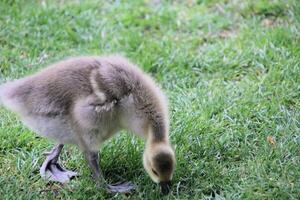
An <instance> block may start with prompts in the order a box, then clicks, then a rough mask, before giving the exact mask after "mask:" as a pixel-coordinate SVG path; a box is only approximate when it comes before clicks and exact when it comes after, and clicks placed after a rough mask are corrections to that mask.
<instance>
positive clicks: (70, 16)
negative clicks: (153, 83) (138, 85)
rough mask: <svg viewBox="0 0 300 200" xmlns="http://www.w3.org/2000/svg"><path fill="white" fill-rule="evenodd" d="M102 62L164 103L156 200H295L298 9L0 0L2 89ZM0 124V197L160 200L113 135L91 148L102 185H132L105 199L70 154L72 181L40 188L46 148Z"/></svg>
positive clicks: (264, 4) (225, 1)
mask: <svg viewBox="0 0 300 200" xmlns="http://www.w3.org/2000/svg"><path fill="white" fill-rule="evenodd" d="M109 53H122V54H123V55H125V56H127V57H129V58H130V59H131V60H132V61H133V62H135V63H137V64H139V65H140V66H141V67H142V68H143V69H144V70H146V71H147V72H149V73H151V74H152V75H153V76H154V77H155V79H156V80H157V81H158V82H159V83H160V84H161V85H162V87H163V88H164V90H165V91H166V93H167V94H168V97H169V101H170V113H171V114H170V115H171V131H170V136H171V141H172V143H173V144H174V147H175V149H176V154H177V162H178V164H177V168H176V172H175V176H174V181H173V188H172V193H171V194H170V195H169V196H167V197H164V199H211V198H216V199H300V6H299V2H298V0H286V1H283V0H282V1H280V0H257V1H252V0H232V1H231V0H221V1H216V0H197V1H157V0H156V1H151V0H147V1H137V0H136V1H94V0H93V1H68V0H66V1H59V0H52V1H33V0H28V1H27V0H26V1H25V0H4V1H3V0H2V1H0V82H1V81H6V80H10V79H14V78H18V77H22V76H25V75H28V74H31V73H33V72H35V71H37V70H38V69H41V68H43V67H45V66H46V65H47V64H50V63H51V62H54V61H57V60H60V59H62V58H65V57H68V56H76V55H88V54H97V55H101V54H109ZM0 116H1V118H0V198H1V199H53V198H55V199H103V198H112V199H157V198H160V194H159V187H158V186H157V185H155V184H154V183H153V182H152V181H151V180H150V178H149V177H148V176H147V174H146V173H145V171H144V170H143V167H142V161H141V156H142V152H143V148H144V147H143V141H141V140H139V139H138V138H136V137H133V136H130V135H127V134H121V135H118V136H116V137H115V138H113V139H112V140H110V141H109V142H107V143H106V144H105V145H104V147H103V148H102V150H101V156H102V158H101V166H102V168H103V171H104V174H105V176H106V177H107V179H108V180H109V181H110V182H114V181H118V180H119V178H118V175H119V176H121V177H122V178H123V179H127V180H131V181H133V182H134V183H135V184H136V185H137V186H138V188H137V191H136V192H135V193H134V194H132V195H129V196H125V195H121V194H117V195H115V196H111V195H108V194H106V193H104V192H103V191H101V190H99V189H97V187H96V186H95V185H94V183H93V182H92V180H91V179H90V172H89V169H88V167H87V165H86V164H85V161H84V158H83V156H82V154H81V153H80V152H79V150H77V149H76V148H75V147H71V146H70V147H68V148H66V149H65V151H64V153H63V156H62V160H61V161H62V162H63V165H65V166H66V167H67V168H70V169H75V170H77V171H78V173H79V175H80V176H79V178H77V179H76V180H73V181H71V182H70V183H69V184H66V185H60V184H56V183H46V182H45V181H43V180H42V179H41V178H40V176H39V166H40V165H41V163H42V161H43V159H44V156H43V155H42V153H43V152H44V151H46V150H49V149H50V148H51V147H52V145H53V144H52V143H50V142H49V141H48V140H46V139H42V138H38V137H37V136H36V135H35V134H34V133H33V132H31V131H30V130H28V129H27V128H26V127H24V126H23V125H22V123H21V122H20V121H19V120H18V118H17V117H16V116H15V115H14V114H13V113H11V112H9V111H7V110H5V109H3V108H1V109H0ZM268 137H269V138H270V137H271V138H273V140H274V142H275V143H273V144H272V141H270V140H269V141H268V139H267V138H268ZM110 155H113V156H110Z"/></svg>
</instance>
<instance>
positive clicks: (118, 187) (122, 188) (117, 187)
mask: <svg viewBox="0 0 300 200" xmlns="http://www.w3.org/2000/svg"><path fill="white" fill-rule="evenodd" d="M85 155H86V159H87V162H88V164H89V166H90V169H91V171H92V176H93V178H94V180H95V181H96V182H97V184H99V185H100V186H103V187H104V188H106V190H107V191H108V192H110V193H117V192H120V193H129V192H130V191H131V190H133V189H134V188H135V186H134V185H133V184H132V183H130V182H119V183H115V184H107V183H106V181H105V179H104V177H103V175H102V172H101V170H100V167H99V163H98V161H99V156H98V153H96V152H86V153H85Z"/></svg>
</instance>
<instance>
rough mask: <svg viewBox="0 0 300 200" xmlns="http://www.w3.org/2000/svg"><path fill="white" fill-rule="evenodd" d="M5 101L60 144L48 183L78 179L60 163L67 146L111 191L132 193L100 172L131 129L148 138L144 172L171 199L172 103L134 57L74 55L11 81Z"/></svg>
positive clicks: (1, 89)
mask: <svg viewBox="0 0 300 200" xmlns="http://www.w3.org/2000/svg"><path fill="white" fill-rule="evenodd" d="M0 99H1V102H2V104H3V105H4V106H5V107H6V108H8V109H10V110H12V111H13V112H15V113H17V114H18V115H19V116H20V118H21V120H22V121H23V123H24V124H25V125H27V126H28V127H29V128H30V129H32V130H33V131H35V132H36V133H38V134H40V135H41V136H44V137H47V138H49V139H51V140H54V141H55V142H56V143H57V145H56V146H55V147H54V148H53V149H52V150H51V151H50V152H48V153H46V155H47V157H46V160H45V161H44V163H43V164H42V166H41V169H40V174H41V176H42V177H43V178H44V179H47V180H51V181H58V182H61V183H65V182H68V181H70V179H71V178H72V177H74V176H76V172H73V171H70V170H67V169H64V168H63V167H62V166H61V165H60V164H59V163H58V158H59V155H60V153H61V151H62V148H63V146H64V144H74V145H76V146H78V147H79V148H80V149H81V150H82V152H83V153H84V155H85V158H86V161H87V163H88V165H89V167H90V170H91V172H92V177H93V179H94V180H95V181H96V183H97V184H99V185H100V186H101V187H103V188H105V189H107V190H108V191H109V192H129V191H131V190H132V189H134V187H135V186H134V185H133V184H132V183H130V182H125V183H119V184H108V183H106V181H105V179H104V177H103V175H102V173H101V170H100V167H99V155H98V151H99V149H100V147H101V144H102V143H103V142H104V141H105V140H107V139H109V138H110V137H112V136H113V135H114V134H116V133H117V132H118V131H120V130H122V129H125V130H129V131H131V132H133V133H135V134H136V135H138V136H140V137H142V138H144V139H145V140H146V142H145V144H146V145H145V151H144V154H143V164H144V168H145V170H146V171H147V173H148V174H149V176H150V177H151V179H152V180H153V181H154V182H156V183H159V184H160V186H161V191H162V193H163V194H167V193H168V192H169V191H170V183H171V179H172V176H173V172H174V168H175V164H176V161H175V154H174V151H173V149H172V146H171V144H170V142H169V137H168V132H169V119H168V106H167V100H166V98H165V96H164V94H163V93H162V91H161V90H160V89H159V87H158V86H157V85H156V84H155V82H154V81H153V80H152V79H151V77H150V76H148V75H147V74H145V73H144V72H142V71H141V70H140V69H139V68H138V67H137V66H135V65H134V64H132V63H131V62H130V61H128V60H127V59H126V58H124V57H121V56H103V57H99V56H84V57H75V58H69V59H67V60H63V61H60V62H58V63H55V64H53V65H50V66H49V67H47V68H45V69H43V70H41V71H40V72H38V73H36V74H33V75H31V76H28V77H25V78H21V79H19V80H15V81H12V82H8V83H5V84H4V85H2V86H0Z"/></svg>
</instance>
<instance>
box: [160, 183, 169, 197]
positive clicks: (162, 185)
mask: <svg viewBox="0 0 300 200" xmlns="http://www.w3.org/2000/svg"><path fill="white" fill-rule="evenodd" d="M159 185H160V188H161V193H162V194H163V195H167V194H169V192H170V190H171V181H163V182H160V183H159Z"/></svg>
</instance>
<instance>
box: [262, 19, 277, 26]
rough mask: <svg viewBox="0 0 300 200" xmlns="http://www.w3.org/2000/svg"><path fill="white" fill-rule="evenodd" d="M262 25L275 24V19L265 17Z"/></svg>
mask: <svg viewBox="0 0 300 200" xmlns="http://www.w3.org/2000/svg"><path fill="white" fill-rule="evenodd" d="M261 25H262V26H264V27H267V28H268V27H271V26H273V25H274V21H273V20H271V19H263V20H262V21H261Z"/></svg>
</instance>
